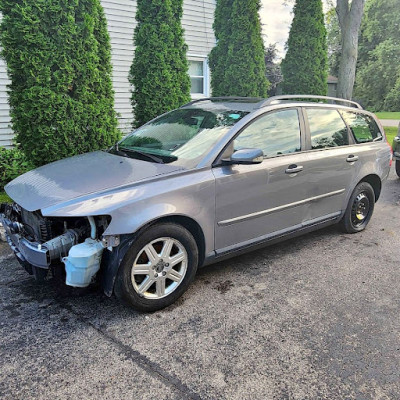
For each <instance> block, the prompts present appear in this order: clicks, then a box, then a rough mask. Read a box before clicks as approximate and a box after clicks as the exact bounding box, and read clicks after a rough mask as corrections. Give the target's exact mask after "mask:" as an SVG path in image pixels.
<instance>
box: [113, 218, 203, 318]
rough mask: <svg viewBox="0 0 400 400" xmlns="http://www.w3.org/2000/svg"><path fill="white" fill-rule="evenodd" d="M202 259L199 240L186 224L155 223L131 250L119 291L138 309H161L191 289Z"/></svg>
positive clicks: (121, 273)
mask: <svg viewBox="0 0 400 400" xmlns="http://www.w3.org/2000/svg"><path fill="white" fill-rule="evenodd" d="M198 259H199V255H198V248H197V245H196V241H195V240H194V238H193V236H192V235H191V234H190V233H189V231H187V230H186V229H185V228H184V227H182V226H181V225H177V224H174V223H162V224H157V225H153V226H151V227H150V228H148V229H147V230H145V231H144V232H143V233H142V234H140V235H139V236H138V238H137V239H136V240H135V241H134V242H133V244H132V245H131V247H130V248H129V250H128V251H127V253H126V255H125V257H124V259H123V261H122V262H121V265H120V267H119V270H118V274H117V279H116V282H115V294H116V296H117V297H118V298H119V299H121V300H122V301H123V302H124V303H126V304H128V305H129V306H130V307H132V308H134V309H136V310H139V311H144V312H152V311H157V310H161V309H162V308H165V307H167V306H169V305H170V304H172V303H174V302H175V301H176V300H177V299H178V298H179V297H180V296H181V295H182V294H183V293H184V292H185V291H186V290H187V288H188V287H189V285H190V283H191V282H192V281H193V279H194V277H195V275H196V271H197V266H198Z"/></svg>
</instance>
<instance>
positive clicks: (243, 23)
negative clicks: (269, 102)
mask: <svg viewBox="0 0 400 400" xmlns="http://www.w3.org/2000/svg"><path fill="white" fill-rule="evenodd" d="M259 9H260V1H259V0H217V4H216V9H215V19H214V25H213V27H214V32H215V36H216V39H217V44H216V46H215V47H214V48H213V49H212V50H211V53H210V57H209V63H210V69H211V87H212V93H213V96H249V97H250V96H253V97H266V96H267V91H268V88H269V82H268V79H267V78H266V75H265V59H264V44H263V41H262V37H261V22H260V16H259V14H258V12H259Z"/></svg>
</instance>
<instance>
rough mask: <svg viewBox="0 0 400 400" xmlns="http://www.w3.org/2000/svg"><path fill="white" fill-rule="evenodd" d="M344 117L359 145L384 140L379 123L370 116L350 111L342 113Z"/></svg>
mask: <svg viewBox="0 0 400 400" xmlns="http://www.w3.org/2000/svg"><path fill="white" fill-rule="evenodd" d="M342 115H343V118H344V120H345V121H346V123H347V124H348V125H349V127H350V129H351V131H352V132H353V135H354V139H355V140H356V142H357V143H367V142H373V141H374V140H379V139H381V138H382V133H381V131H380V130H379V127H378V125H377V123H376V122H375V120H374V119H373V118H372V117H370V116H369V115H364V114H359V113H354V112H349V111H342Z"/></svg>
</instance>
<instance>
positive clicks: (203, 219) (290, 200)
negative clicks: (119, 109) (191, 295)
mask: <svg viewBox="0 0 400 400" xmlns="http://www.w3.org/2000/svg"><path fill="white" fill-rule="evenodd" d="M304 105H305V104H304V103H290V104H279V105H274V106H268V107H264V108H261V109H258V110H255V111H254V112H252V113H251V114H249V115H247V116H246V117H244V118H243V119H242V120H241V121H239V122H238V123H237V124H236V125H235V126H233V127H232V129H231V130H230V131H229V132H228V133H227V134H226V135H224V137H223V138H222V139H221V140H220V141H219V142H218V143H217V144H216V145H215V146H214V148H213V149H212V150H211V151H210V152H209V153H208V154H207V155H206V156H205V157H204V158H203V160H201V161H200V162H199V164H198V165H197V167H196V168H193V169H190V170H182V169H179V168H177V167H172V166H168V165H161V164H154V163H150V162H145V161H143V162H142V161H137V160H128V159H126V158H122V157H118V156H114V155H107V154H106V153H99V152H97V153H91V154H89V155H86V156H79V157H74V158H71V159H66V160H62V161H60V162H58V163H54V164H51V165H50V166H47V167H42V168H39V169H37V170H35V171H33V172H31V173H28V174H25V175H23V176H22V177H20V178H17V179H16V180H15V181H13V182H11V183H10V184H9V185H8V186H7V187H6V191H7V193H8V194H9V195H10V197H11V198H13V199H14V200H15V201H16V202H17V203H19V204H21V205H22V206H23V207H24V208H26V209H28V210H37V209H40V210H41V212H42V214H43V215H44V216H54V217H72V216H89V215H93V216H95V215H110V216H111V223H110V225H109V226H108V228H107V230H106V231H105V233H104V234H105V235H115V234H125V233H134V232H136V231H137V230H138V229H140V228H141V227H143V226H145V225H146V224H148V223H149V222H152V221H155V220H157V219H159V218H161V217H166V216H184V217H186V218H190V219H191V220H192V221H194V222H195V223H197V224H198V226H199V227H200V228H201V230H202V232H203V234H204V238H205V255H206V257H212V256H213V255H215V253H218V252H219V250H221V249H223V248H229V249H230V250H234V249H235V247H238V248H239V247H240V246H242V245H243V244H244V243H246V245H248V244H249V243H250V244H251V242H257V241H259V240H260V238H263V237H265V235H266V234H267V235H268V232H271V234H274V232H275V233H276V232H278V233H279V232H283V233H284V232H286V231H290V229H291V228H294V229H297V227H302V226H305V225H307V224H308V223H307V221H309V224H310V225H312V226H314V225H318V224H319V223H323V222H324V221H332V222H335V221H336V220H337V219H338V218H340V215H341V214H342V213H343V211H344V209H345V207H346V204H347V201H348V198H349V197H350V195H351V192H352V191H353V189H354V187H355V186H356V184H357V183H358V182H359V181H360V180H361V179H363V178H364V177H365V176H367V175H370V174H375V175H376V176H378V177H379V179H380V180H384V179H385V178H386V177H387V175H388V172H389V159H390V150H389V147H388V146H387V143H385V141H384V140H383V141H381V142H375V143H368V144H361V145H354V146H348V147H347V146H346V147H343V148H338V149H324V150H319V151H311V150H307V149H304V151H303V152H301V153H298V154H296V155H285V156H281V157H276V158H273V159H265V160H264V161H263V163H261V164H258V165H246V166H245V165H242V166H237V165H234V166H229V167H221V166H220V165H218V155H219V154H221V153H222V151H223V150H224V149H225V148H226V147H227V145H228V143H229V141H230V140H231V139H232V138H234V137H235V136H236V135H237V134H238V133H239V132H240V131H241V130H242V129H243V128H244V127H245V126H246V125H248V124H249V123H251V121H252V120H254V119H255V118H257V117H258V116H259V115H261V114H263V113H266V112H269V111H273V110H276V109H282V108H287V107H291V108H292V107H298V108H299V107H302V106H304ZM313 107H328V108H329V107H332V108H334V109H344V110H349V111H354V108H348V107H340V106H336V105H327V104H321V105H318V104H316V105H315V106H314V105H313ZM357 111H358V110H357ZM362 112H364V111H362ZM364 113H366V112H364ZM366 114H368V115H372V114H370V113H366ZM378 124H379V122H378ZM381 130H382V128H381ZM305 133H306V134H308V132H305ZM382 134H383V130H382ZM383 135H384V134H383ZM330 152H336V153H335V155H334V158H335V157H339V158H341V157H343V160H342V164H339V163H338V162H336V164H335V165H336V167H333V166H332V165H329V164H328V163H327V161H326V157H327V155H328V154H330ZM348 153H349V154H350V153H351V154H360V155H361V162H359V163H356V166H355V168H353V169H352V170H351V173H349V174H347V173H346V172H344V173H340V165H342V166H343V168H345V169H349V165H348V163H347V162H346V160H345V158H346V156H347V155H349V154H348ZM97 157H98V158H99V160H100V161H99V162H96V160H95V159H96V158H97ZM297 157H299V159H298V160H297ZM293 162H296V163H300V162H301V163H304V164H305V165H310V167H309V168H308V167H307V169H306V171H304V172H305V173H304V174H303V173H299V174H296V175H294V176H289V177H287V176H286V175H284V174H283V173H282V171H284V170H285V169H286V168H287V167H288V166H289V165H290V164H291V163H293ZM313 162H314V164H313ZM306 163H307V164H306ZM71 171H72V173H69V172H71ZM279 171H280V172H279ZM338 171H339V173H338ZM349 172H350V170H349ZM238 176H241V178H242V180H240V179H237V177H238ZM283 176H284V177H285V181H286V183H285V181H281V180H280V179H279V177H283ZM349 177H351V178H349ZM344 178H346V179H345V180H343V181H342V180H341V179H344ZM31 179H34V181H33V182H32V181H31ZM235 179H236V187H237V191H236V190H233V189H232V188H233V187H231V186H230V183H232V182H233V181H234V180H235ZM309 184H311V186H310V185H309ZM342 189H345V191H344V192H343V193H337V194H332V193H335V192H337V191H340V190H342ZM228 192H229V194H228ZM318 193H319V194H320V195H329V194H331V195H329V196H325V197H322V198H318ZM234 197H237V200H238V201H235V202H233V198H234ZM339 197H340V201H338V202H336V200H338V199H339ZM332 199H334V200H332ZM299 201H300V202H303V203H302V204H299V205H294V206H293V207H287V208H286V209H284V210H278V211H277V212H272V213H269V212H268V210H270V209H273V208H275V207H279V206H280V205H282V204H287V205H291V204H295V203H297V202H299ZM332 201H334V202H335V203H334V205H332V204H333V203H332ZM337 204H341V206H339V205H337ZM250 205H252V206H250ZM313 209H314V211H315V213H313V212H311V211H312V210H313ZM310 210H311V211H310ZM257 211H267V213H264V214H261V215H260V218H258V217H257V216H256V217H254V218H251V219H249V220H248V223H245V224H243V226H236V227H233V228H232V229H222V228H221V224H220V225H218V222H221V221H224V220H227V219H228V220H229V219H232V218H235V217H241V216H246V215H248V214H252V213H254V212H257ZM324 213H326V215H324ZM310 221H311V222H310ZM305 222H306V223H305ZM226 226H227V227H229V226H230V225H226ZM262 233H263V234H262Z"/></svg>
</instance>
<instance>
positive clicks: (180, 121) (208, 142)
mask: <svg viewBox="0 0 400 400" xmlns="http://www.w3.org/2000/svg"><path fill="white" fill-rule="evenodd" d="M248 113H249V112H248V111H235V110H226V109H224V110H216V109H212V110H206V109H199V108H182V109H178V110H175V111H172V112H170V113H168V114H166V115H163V116H161V117H159V118H157V119H156V120H154V121H153V122H151V123H148V124H147V125H144V126H142V127H141V128H139V129H137V130H135V131H134V132H133V133H131V134H130V135H129V136H127V137H126V138H125V139H123V140H122V141H121V142H119V144H118V145H117V146H115V147H113V149H111V152H113V153H115V154H119V155H123V156H126V157H134V158H139V159H142V160H145V161H149V162H164V163H172V164H177V165H180V166H183V167H187V168H191V167H194V166H195V165H196V164H197V163H198V162H199V161H200V160H201V158H202V157H204V156H205V155H206V154H207V152H209V151H210V150H211V148H212V147H213V146H214V145H215V143H216V142H217V141H218V140H219V139H220V138H221V137H222V136H223V135H224V134H225V133H226V132H227V131H228V130H229V129H230V127H232V126H233V125H234V124H236V123H237V122H238V121H239V120H240V119H242V118H243V117H244V116H245V115H247V114H248ZM147 155H148V156H147ZM152 156H153V157H152ZM154 156H155V157H154Z"/></svg>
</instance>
